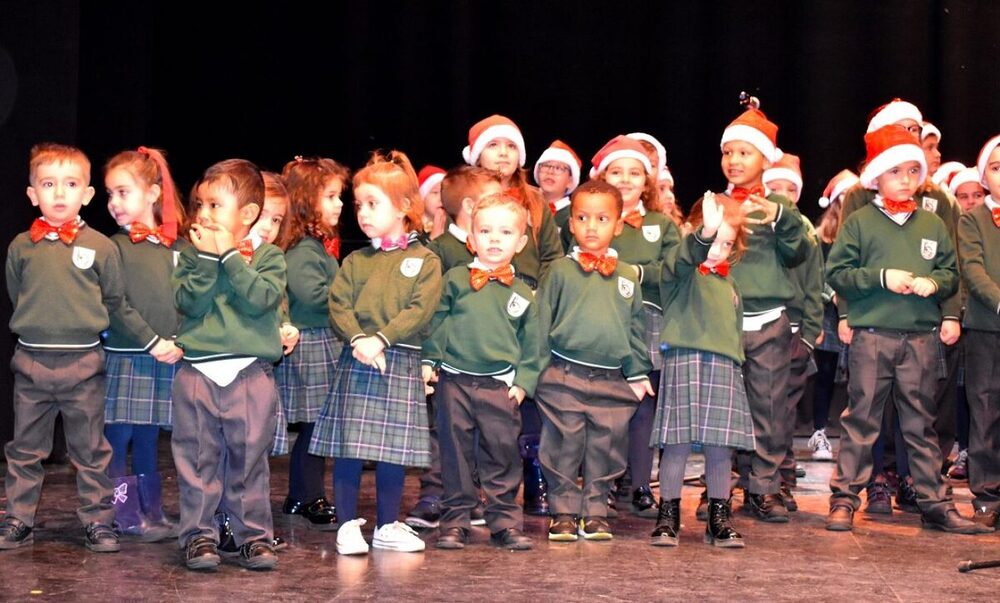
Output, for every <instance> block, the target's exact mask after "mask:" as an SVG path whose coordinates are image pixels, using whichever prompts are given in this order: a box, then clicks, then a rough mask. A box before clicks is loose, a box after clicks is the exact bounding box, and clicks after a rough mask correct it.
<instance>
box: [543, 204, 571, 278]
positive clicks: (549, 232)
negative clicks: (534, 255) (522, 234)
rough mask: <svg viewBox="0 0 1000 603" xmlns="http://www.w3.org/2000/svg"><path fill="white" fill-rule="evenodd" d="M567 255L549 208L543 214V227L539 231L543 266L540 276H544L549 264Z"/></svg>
mask: <svg viewBox="0 0 1000 603" xmlns="http://www.w3.org/2000/svg"><path fill="white" fill-rule="evenodd" d="M563 255H565V253H564V252H563V245H562V242H561V241H560V240H559V229H558V228H556V221H555V220H554V219H553V218H552V212H550V211H549V210H548V209H547V208H546V209H545V211H544V212H543V213H542V227H541V229H539V231H538V261H539V263H540V264H541V268H540V269H539V276H544V275H545V273H546V271H548V268H549V264H550V263H551V262H552V261H553V260H556V259H558V258H560V257H562V256H563Z"/></svg>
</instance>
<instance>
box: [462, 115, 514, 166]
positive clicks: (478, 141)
mask: <svg viewBox="0 0 1000 603" xmlns="http://www.w3.org/2000/svg"><path fill="white" fill-rule="evenodd" d="M497 138H506V139H508V140H510V141H512V142H513V143H514V144H516V145H517V150H518V155H520V157H518V161H520V162H521V167H524V162H525V160H526V159H527V156H528V153H527V151H525V149H524V136H522V135H521V130H520V129H519V128H518V127H517V125H516V124H515V123H514V122H512V121H511V120H510V119H508V118H506V117H504V116H503V115H490V116H489V117H487V118H486V119H484V120H481V121H479V122H476V124H475V125H474V126H472V127H471V128H469V146H467V147H465V148H464V149H462V158H463V159H465V162H466V163H468V164H469V165H476V163H477V162H478V161H479V155H480V154H481V153H482V152H483V149H485V148H486V145H488V144H489V143H490V141H492V140H496V139H497Z"/></svg>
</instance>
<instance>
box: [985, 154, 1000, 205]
mask: <svg viewBox="0 0 1000 603" xmlns="http://www.w3.org/2000/svg"><path fill="white" fill-rule="evenodd" d="M984 175H985V176H986V188H988V189H989V190H990V196H991V197H993V198H994V199H996V200H997V201H1000V147H997V148H995V149H993V152H992V153H990V156H989V157H987V158H986V171H985V173H984Z"/></svg>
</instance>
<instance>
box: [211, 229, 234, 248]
mask: <svg viewBox="0 0 1000 603" xmlns="http://www.w3.org/2000/svg"><path fill="white" fill-rule="evenodd" d="M212 230H214V231H215V246H216V247H217V248H218V249H219V253H222V252H224V251H229V250H230V249H232V248H234V247H236V239H235V238H234V237H233V233H231V232H229V230H227V229H226V228H225V227H224V226H219V225H218V224H213V225H212Z"/></svg>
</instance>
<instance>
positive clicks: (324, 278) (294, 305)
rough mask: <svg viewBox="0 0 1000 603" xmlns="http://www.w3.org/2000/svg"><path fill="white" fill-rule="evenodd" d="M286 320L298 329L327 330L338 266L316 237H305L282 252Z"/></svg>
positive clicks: (335, 259)
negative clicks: (286, 292) (285, 268)
mask: <svg viewBox="0 0 1000 603" xmlns="http://www.w3.org/2000/svg"><path fill="white" fill-rule="evenodd" d="M285 263H286V264H287V265H288V316H289V318H290V320H291V322H292V324H293V325H295V326H296V327H298V328H299V329H311V328H316V327H329V326H330V308H329V306H328V302H329V297H330V283H332V282H333V277H334V276H335V275H336V274H337V270H338V268H340V263H339V262H337V258H335V257H334V256H332V255H329V254H328V253H327V252H326V250H325V249H324V248H323V243H321V242H320V241H319V240H318V239H316V238H315V237H310V236H306V237H303V239H302V240H301V241H299V242H298V243H296V244H295V246H293V247H292V248H291V249H289V250H288V251H286V252H285Z"/></svg>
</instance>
